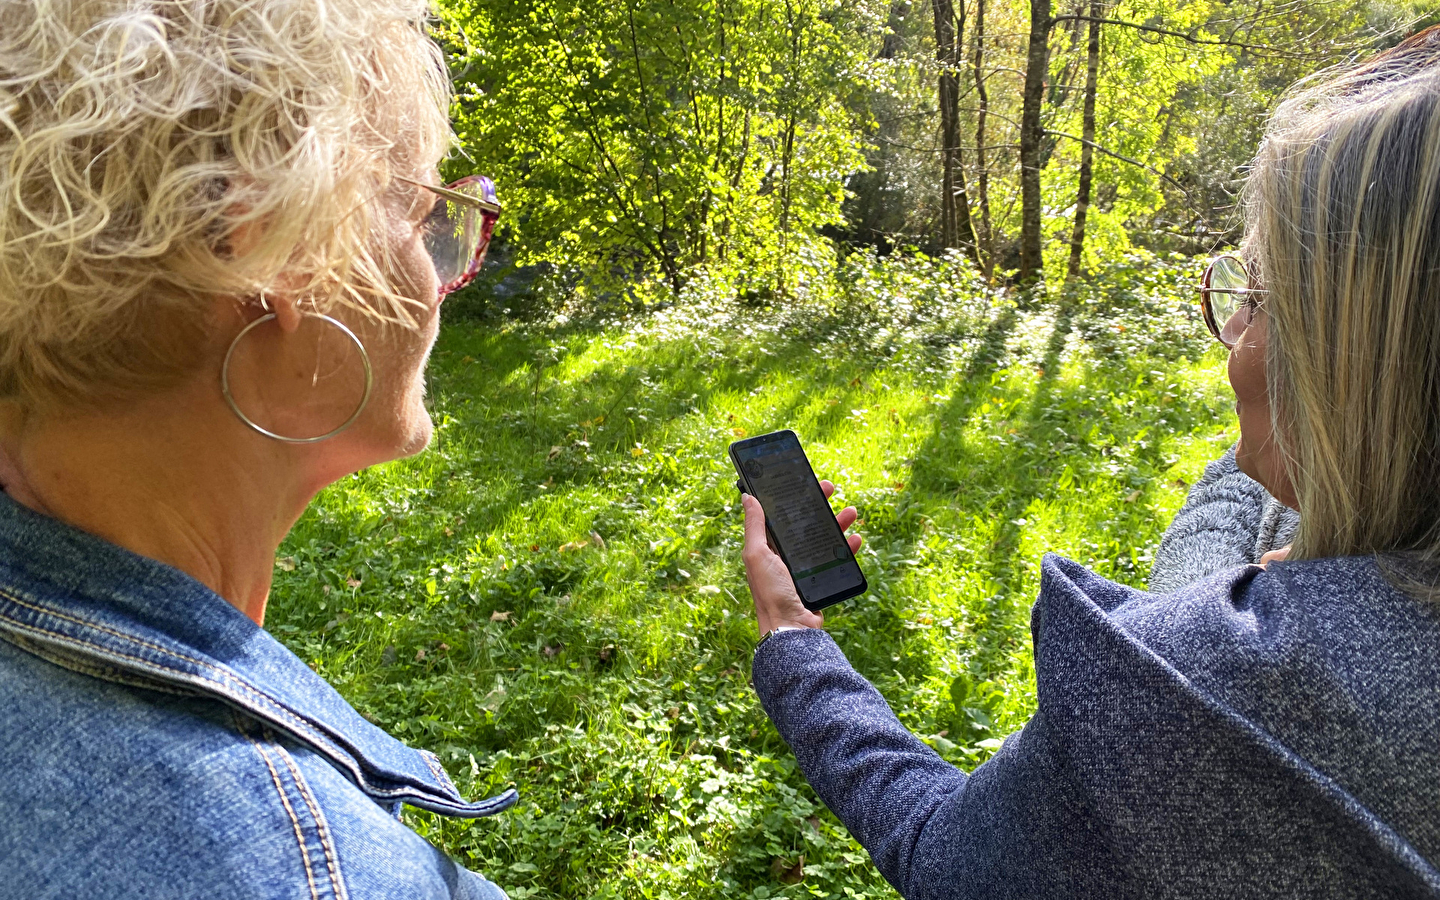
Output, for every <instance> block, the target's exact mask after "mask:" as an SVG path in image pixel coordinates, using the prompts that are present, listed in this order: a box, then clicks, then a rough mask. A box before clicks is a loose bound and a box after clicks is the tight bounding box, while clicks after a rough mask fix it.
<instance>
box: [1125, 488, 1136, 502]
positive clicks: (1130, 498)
mask: <svg viewBox="0 0 1440 900" xmlns="http://www.w3.org/2000/svg"><path fill="white" fill-rule="evenodd" d="M1139 499H1140V492H1139V491H1138V490H1137V491H1131V492H1130V493H1129V494H1128V495H1126V497H1125V502H1126V503H1134V502H1135V501H1136V500H1139Z"/></svg>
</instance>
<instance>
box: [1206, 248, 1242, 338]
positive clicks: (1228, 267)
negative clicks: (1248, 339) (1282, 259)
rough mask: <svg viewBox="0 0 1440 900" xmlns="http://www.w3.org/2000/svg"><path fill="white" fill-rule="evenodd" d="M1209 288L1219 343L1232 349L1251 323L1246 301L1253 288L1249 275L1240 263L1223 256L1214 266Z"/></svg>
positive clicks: (1208, 292) (1211, 269)
mask: <svg viewBox="0 0 1440 900" xmlns="http://www.w3.org/2000/svg"><path fill="white" fill-rule="evenodd" d="M1206 288H1207V291H1206V294H1207V297H1208V298H1209V302H1210V312H1211V315H1212V316H1213V317H1214V320H1215V327H1216V328H1217V329H1218V330H1219V335H1218V336H1219V338H1220V342H1221V343H1222V344H1224V345H1225V346H1227V347H1229V346H1233V345H1234V343H1235V342H1236V341H1237V340H1239V339H1240V335H1241V333H1242V332H1244V330H1245V328H1246V327H1247V326H1248V325H1249V324H1250V316H1249V309H1250V305H1249V304H1247V303H1245V302H1244V301H1245V299H1246V296H1247V291H1248V290H1249V288H1250V275H1249V273H1248V272H1246V271H1245V265H1244V264H1243V263H1242V262H1241V261H1240V260H1238V259H1236V258H1235V257H1233V256H1222V257H1220V258H1219V259H1217V260H1215V262H1214V264H1213V265H1212V266H1211V268H1210V278H1209V282H1208V283H1207V284H1206Z"/></svg>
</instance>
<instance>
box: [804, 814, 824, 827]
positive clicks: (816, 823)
mask: <svg viewBox="0 0 1440 900" xmlns="http://www.w3.org/2000/svg"><path fill="white" fill-rule="evenodd" d="M805 824H806V825H809V826H810V827H811V828H813V829H815V830H816V831H819V830H820V819H819V817H818V816H811V817H810V818H808V819H806V820H805Z"/></svg>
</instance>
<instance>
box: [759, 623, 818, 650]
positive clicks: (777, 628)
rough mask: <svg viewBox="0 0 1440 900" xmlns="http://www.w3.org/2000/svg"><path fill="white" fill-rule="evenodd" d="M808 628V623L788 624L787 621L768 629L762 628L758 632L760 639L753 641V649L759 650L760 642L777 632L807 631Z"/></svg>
mask: <svg viewBox="0 0 1440 900" xmlns="http://www.w3.org/2000/svg"><path fill="white" fill-rule="evenodd" d="M809 629H810V626H809V625H794V624H788V623H787V624H784V625H776V626H774V627H773V628H769V629H765V630H762V631H761V632H760V640H758V641H756V642H755V649H756V650H759V649H760V645H761V644H763V643H765V642H766V641H768V640H770V639H771V638H772V637H774V636H775V635H777V634H783V633H784V632H787V631H808V630H809Z"/></svg>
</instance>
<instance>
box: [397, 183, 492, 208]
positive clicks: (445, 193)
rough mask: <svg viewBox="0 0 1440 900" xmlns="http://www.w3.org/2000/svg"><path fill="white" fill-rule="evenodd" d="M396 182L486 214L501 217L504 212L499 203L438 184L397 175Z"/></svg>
mask: <svg viewBox="0 0 1440 900" xmlns="http://www.w3.org/2000/svg"><path fill="white" fill-rule="evenodd" d="M395 180H396V181H403V182H405V183H406V184H413V185H415V186H416V187H422V188H424V189H425V190H427V191H432V192H434V193H436V194H439V195H440V196H441V197H444V198H445V199H446V200H454V201H455V202H456V203H464V204H466V205H467V206H473V207H476V208H477V209H483V210H485V211H486V212H489V213H494V214H495V215H497V216H498V215H500V212H501V210H502V207H501V206H500V204H498V203H491V202H490V201H488V200H481V199H480V198H479V197H471V196H470V195H469V194H462V193H460V192H459V191H452V190H450V189H449V188H447V187H441V186H440V185H438V184H426V183H425V182H423V181H416V180H415V179H413V178H406V177H405V176H404V175H396V176H395Z"/></svg>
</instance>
